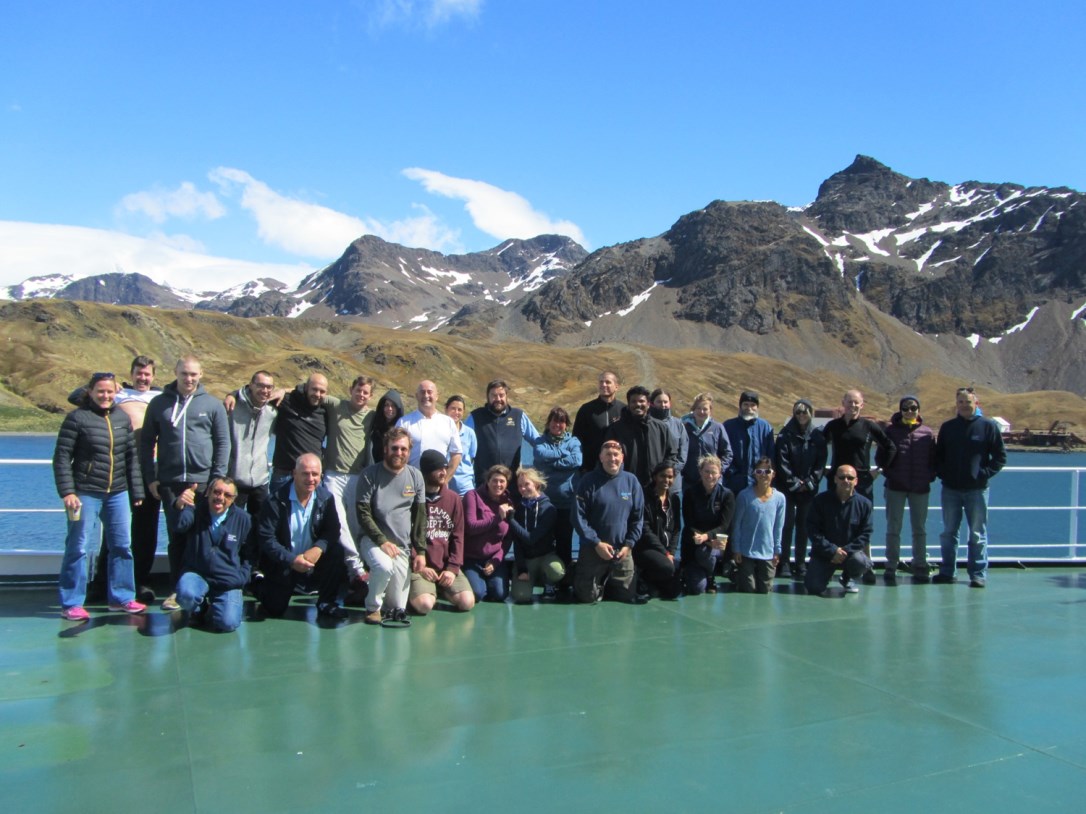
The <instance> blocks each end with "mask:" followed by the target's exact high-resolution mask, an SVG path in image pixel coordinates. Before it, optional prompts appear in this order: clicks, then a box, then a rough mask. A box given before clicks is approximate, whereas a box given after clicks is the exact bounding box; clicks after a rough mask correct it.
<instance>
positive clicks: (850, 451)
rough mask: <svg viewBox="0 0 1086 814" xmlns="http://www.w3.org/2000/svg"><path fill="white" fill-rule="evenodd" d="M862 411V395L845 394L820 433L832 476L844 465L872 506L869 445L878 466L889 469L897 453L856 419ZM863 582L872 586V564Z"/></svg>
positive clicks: (881, 433)
mask: <svg viewBox="0 0 1086 814" xmlns="http://www.w3.org/2000/svg"><path fill="white" fill-rule="evenodd" d="M863 407H864V394H863V393H861V392H860V391H859V390H849V391H848V392H846V393H845V395H844V396H843V397H842V398H841V409H842V410H843V411H844V412H843V413H842V415H841V416H840V417H839V418H835V419H833V420H832V421H829V422H827V424H826V426H825V427H823V428H822V433H823V435H825V436H826V443H827V444H828V446H829V448H830V452H831V455H830V468H831V469H832V470H833V471H834V472H836V471H837V469H838V468H839V467H840V466H841V465H842V464H848V465H849V466H851V467H852V468H853V469H855V470H856V476H857V478H858V479H859V480H858V481H857V482H856V491H857V492H858V493H859V494H861V495H863V496H864V497H866V498H867V499H868V500H870V501H872V502H874V500H875V493H874V484H875V475H876V473H875V472H873V471H872V470H871V445H872V444H875V445H876V446H877V447H878V450H879V460H880V461H881V462H882V466H890V465H891V464H892V463H893V462H894V455H895V454H896V452H897V450H896V449H895V447H894V442H893V441H891V440H890V438H889V436H887V434H886V431H885V430H883V428H882V427H880V426H879V425H878V424H877V423H876V422H874V421H872V420H871V419H870V418H864V417H862V416H861V415H860V411H861V410H863ZM827 488H828V487H827ZM867 558H868V560H870V559H871V549H870V548H868V549H867ZM863 581H864V584H865V585H874V584H875V571H874V564H872V569H871V570H870V571H868V573H865V574H864V575H863Z"/></svg>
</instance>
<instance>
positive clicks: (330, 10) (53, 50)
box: [0, 0, 1086, 288]
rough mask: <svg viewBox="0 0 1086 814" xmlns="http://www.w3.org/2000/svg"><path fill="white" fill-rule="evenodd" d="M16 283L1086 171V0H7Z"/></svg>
mask: <svg viewBox="0 0 1086 814" xmlns="http://www.w3.org/2000/svg"><path fill="white" fill-rule="evenodd" d="M3 18H4V19H3V25H2V26H0V285H9V284H12V283H16V282H20V281H21V280H23V279H25V278H26V277H28V276H30V275H32V274H41V273H49V272H58V271H68V272H74V273H77V274H80V275H83V274H91V273H96V272H104V271H113V270H116V269H122V270H124V271H142V272H144V273H147V274H149V276H152V277H154V278H155V279H159V280H163V279H169V280H170V281H171V282H173V283H175V284H178V285H183V286H186V287H191V288H200V287H221V286H223V285H225V284H227V283H235V282H240V281H241V280H244V279H250V278H252V277H256V276H261V275H263V274H265V273H270V274H272V275H273V276H278V277H279V278H280V279H285V280H286V279H288V278H290V281H291V282H293V281H295V280H296V279H297V278H299V277H300V276H301V274H302V273H304V272H305V271H307V270H311V269H313V268H320V267H323V266H324V265H326V264H328V263H329V262H331V261H332V260H334V259H335V258H336V257H338V256H339V254H341V253H342V251H343V249H345V248H346V246H347V244H348V243H349V242H350V241H351V240H352V239H353V238H354V237H357V236H358V235H360V234H362V233H364V232H369V233H373V234H377V235H379V236H381V237H383V238H385V239H388V240H393V241H395V242H398V243H404V244H406V245H411V246H423V247H427V248H433V249H436V250H439V251H445V252H462V251H479V250H482V249H487V248H490V247H492V246H495V245H497V244H499V243H500V242H501V240H503V239H504V238H506V237H527V236H531V235H533V234H538V233H540V232H561V233H564V234H569V235H571V236H572V237H574V238H576V239H577V240H579V241H580V242H582V243H583V244H584V245H586V246H587V247H588V248H590V249H595V248H599V247H601V246H605V245H610V244H613V243H618V242H622V241H626V240H633V239H636V238H639V237H646V236H651V235H656V234H659V233H661V232H663V231H665V230H666V229H667V228H668V227H670V226H671V224H672V223H674V222H675V220H677V219H678V218H679V217H680V216H681V215H683V214H685V213H686V212H689V211H692V210H695V209H698V208H700V207H702V206H704V205H705V204H707V203H708V202H710V201H712V200H714V199H726V200H743V199H769V200H776V201H779V202H781V203H783V204H786V205H802V204H805V203H809V202H810V201H811V200H813V199H814V197H815V195H816V194H817V191H818V185H819V183H821V181H823V180H824V179H825V178H826V177H828V176H829V175H831V174H832V173H834V172H836V171H838V170H841V169H843V168H844V167H846V166H848V164H850V163H851V161H852V160H853V158H854V156H855V155H856V154H857V153H863V154H866V155H871V156H874V157H875V158H877V159H878V160H880V161H882V162H883V163H885V164H888V165H889V166H891V167H892V168H893V169H895V170H897V171H899V172H902V173H905V174H907V175H911V176H916V177H928V178H931V179H933V180H939V181H947V182H951V183H954V182H958V181H966V180H980V181H1010V182H1014V183H1021V184H1026V185H1045V186H1055V185H1062V186H1070V187H1073V188H1075V189H1079V190H1082V189H1086V158H1084V157H1083V146H1084V145H1086V124H1084V119H1086V98H1084V97H1086V93H1084V84H1086V65H1084V61H1086V60H1084V58H1083V56H1082V54H1083V51H1084V49H1083V47H1082V41H1083V37H1084V35H1086V11H1084V5H1083V4H1082V3H1081V2H1063V1H1062V0H1060V1H1058V2H1049V3H1043V4H1035V5H1033V6H1032V7H1031V6H1029V5H1027V4H1023V3H1021V2H1013V3H1012V2H1003V0H998V1H997V2H987V3H981V2H972V0H963V1H962V2H946V0H944V1H943V2H938V3H935V2H927V1H926V0H917V2H913V3H911V4H907V5H902V4H884V3H871V2H836V1H835V0H827V2H823V3H819V4H812V3H793V2H767V3H749V4H744V5H740V4H736V3H728V2H721V0H716V1H715V2H702V0H687V1H685V2H684V0H672V1H671V2H667V3H664V2H638V1H637V0H627V1H626V2H608V1H605V0H601V1H600V2H591V1H590V0H589V1H587V2H586V0H579V2H566V1H565V0H549V1H548V2H542V1H540V2H536V0H519V1H516V0H356V2H331V1H330V0H324V1H322V0H315V2H312V3H307V4H301V3H296V2H280V1H279V0H263V1H262V2H260V3H255V2H248V0H233V1H232V2H227V3H222V2H217V3H211V2H201V1H200V0H192V2H185V3H165V2H147V1H146V0H141V1H140V2H128V1H127V0H124V1H120V0H101V2H96V3H83V2H67V1H65V2H55V3H34V4H31V3H19V4H9V5H8V6H7V7H6V8H5V12H4V15H3Z"/></svg>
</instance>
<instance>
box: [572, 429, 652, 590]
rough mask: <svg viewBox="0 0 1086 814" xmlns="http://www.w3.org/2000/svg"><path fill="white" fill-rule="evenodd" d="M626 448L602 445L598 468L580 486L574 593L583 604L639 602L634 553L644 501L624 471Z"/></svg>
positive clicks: (638, 487) (609, 443)
mask: <svg viewBox="0 0 1086 814" xmlns="http://www.w3.org/2000/svg"><path fill="white" fill-rule="evenodd" d="M623 457H624V456H623V451H622V444H620V443H619V442H618V441H615V440H613V439H608V440H606V441H604V442H603V446H602V447H601V449H600V458H599V460H600V465H599V466H598V467H596V469H594V470H592V471H591V472H589V473H588V474H587V475H585V476H584V477H583V478H581V482H580V484H579V485H578V486H577V502H576V504H575V506H574V515H573V518H574V519H573V526H574V528H575V529H576V531H577V534H579V535H580V538H581V552H580V556H579V558H578V560H577V571H576V573H575V574H574V582H573V589H574V592H575V593H576V595H577V599H578V601H580V602H600V601H602V600H603V599H605V598H607V599H614V600H616V601H619V602H636V601H637V592H636V586H635V585H634V575H635V569H634V561H633V550H634V547H635V546H636V545H637V541H638V540H640V539H641V532H642V529H643V527H644V522H645V495H644V492H643V491H642V487H641V484H640V483H638V482H637V478H636V477H634V475H632V474H631V473H630V472H627V471H626V470H625V469H624V468H623Z"/></svg>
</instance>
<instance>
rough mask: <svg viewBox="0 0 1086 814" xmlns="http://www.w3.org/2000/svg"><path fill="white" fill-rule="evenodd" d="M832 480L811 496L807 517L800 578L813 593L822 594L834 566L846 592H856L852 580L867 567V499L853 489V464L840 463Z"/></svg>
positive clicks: (869, 523)
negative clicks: (806, 551)
mask: <svg viewBox="0 0 1086 814" xmlns="http://www.w3.org/2000/svg"><path fill="white" fill-rule="evenodd" d="M833 483H834V488H833V489H831V490H829V491H826V492H822V493H821V494H819V495H818V496H817V497H816V498H815V499H814V502H813V503H812V504H811V516H810V518H809V519H808V521H807V536H808V537H809V538H810V541H811V559H810V562H808V563H807V576H806V577H805V578H804V581H803V582H804V585H806V587H807V593H809V594H814V595H816V596H822V595H823V594H824V592H825V590H826V586H828V585H829V584H830V579H831V578H832V577H833V573H834V571H836V570H837V569H838V568H840V569H841V571H842V574H841V587H843V588H844V589H845V593H847V594H854V593H859V590H860V589H859V587H857V585H856V580H858V579H859V578H860V577H862V576H863V575H864V574H866V573H867V572H868V571H870V570H871V558H870V557H868V556H867V550H868V546H869V545H870V543H871V514H872V508H871V501H870V500H868V499H867V498H866V497H864V496H863V495H861V494H860V493H859V492H857V491H856V469H855V467H852V466H849V465H848V464H841V466H839V467H837V472H836V474H835V475H834V478H833Z"/></svg>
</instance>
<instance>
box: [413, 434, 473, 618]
mask: <svg viewBox="0 0 1086 814" xmlns="http://www.w3.org/2000/svg"><path fill="white" fill-rule="evenodd" d="M419 471H420V472H422V479H423V481H424V482H425V483H426V553H425V554H415V555H414V559H413V561H412V563H411V587H410V589H409V599H408V602H409V603H410V605H411V610H412V611H414V612H415V613H417V614H419V616H425V615H426V614H428V613H429V612H430V611H432V610H433V609H434V604H435V603H436V602H437V596H438V594H439V593H440V594H441V595H442V596H443V597H444V598H445V599H446V600H447V601H448V602H449V603H450V604H451V605H452V606H453V609H454V610H458V611H461V612H467V611H469V610H471V609H472V608H474V607H475V594H473V593H472V592H471V585H470V584H469V583H468V579H467V577H465V576H464V572H463V571H462V570H461V569H462V568H463V565H464V506H463V504H462V503H461V502H460V496H459V495H458V494H456V492H454V491H453V490H452V489H450V488H448V486H446V485H445V484H446V483H447V481H448V478H449V464H448V462H447V461H446V460H445V456H444V455H442V454H441V453H440V452H438V451H437V450H435V449H431V450H427V451H426V452H424V453H422V457H421V458H420V459H419Z"/></svg>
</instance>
